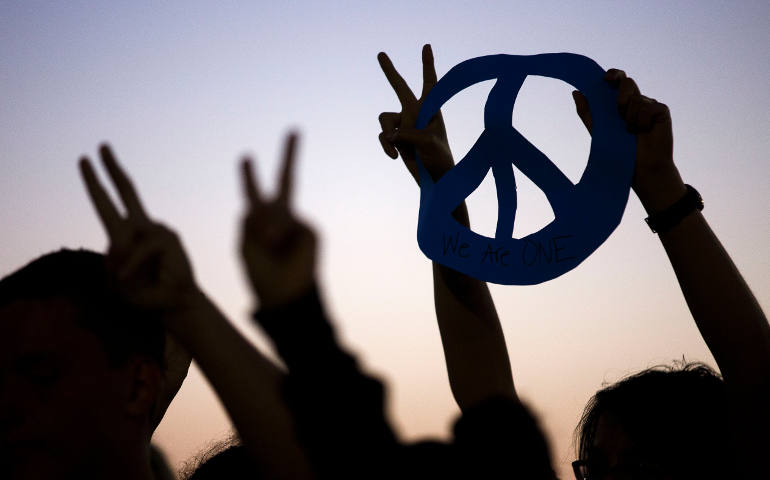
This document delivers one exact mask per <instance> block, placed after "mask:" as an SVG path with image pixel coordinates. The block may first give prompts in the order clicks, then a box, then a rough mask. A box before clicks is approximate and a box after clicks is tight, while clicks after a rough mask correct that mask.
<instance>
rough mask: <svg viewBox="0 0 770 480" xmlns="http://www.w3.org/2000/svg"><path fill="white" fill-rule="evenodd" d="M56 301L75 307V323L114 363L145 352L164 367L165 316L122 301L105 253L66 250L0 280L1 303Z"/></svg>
mask: <svg viewBox="0 0 770 480" xmlns="http://www.w3.org/2000/svg"><path fill="white" fill-rule="evenodd" d="M54 299H64V300H66V301H68V302H70V303H71V304H72V305H73V306H74V307H75V309H76V312H77V314H76V319H75V322H76V323H77V324H78V325H79V326H81V327H82V328H84V329H86V330H88V331H90V332H92V333H93V334H94V335H96V337H97V338H98V339H99V340H100V342H101V343H102V345H103V346H104V350H105V352H106V353H107V358H108V360H109V361H110V364H111V365H113V366H116V365H120V364H122V363H124V362H125V361H126V360H128V359H129V358H130V357H131V356H132V355H135V354H140V355H145V356H147V357H149V358H151V359H152V360H153V361H155V362H157V363H158V365H160V366H163V363H164V362H163V353H164V346H165V329H164V326H163V324H162V322H161V321H160V318H159V317H158V315H157V314H153V313H150V312H146V311H142V310H139V309H137V308H135V307H133V306H131V305H129V304H128V303H126V302H125V301H123V300H121V298H120V296H119V295H118V292H117V289H116V288H115V282H114V279H113V277H112V275H111V274H110V272H109V271H108V269H107V268H106V265H105V258H104V255H101V254H99V253H96V252H92V251H88V250H67V249H62V250H59V251H58V252H53V253H49V254H46V255H43V256H42V257H40V258H38V259H36V260H33V261H32V262H30V263H29V264H27V265H26V266H24V267H23V268H21V269H19V270H17V271H15V272H13V273H11V274H10V275H8V276H6V277H4V278H2V279H0V307H1V306H5V305H8V304H10V303H12V302H15V301H19V300H31V301H47V300H54Z"/></svg>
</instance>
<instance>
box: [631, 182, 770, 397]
mask: <svg viewBox="0 0 770 480" xmlns="http://www.w3.org/2000/svg"><path fill="white" fill-rule="evenodd" d="M668 177H669V180H668V181H667V182H665V183H664V185H669V187H667V188H666V189H665V190H664V189H661V190H659V191H658V192H657V194H656V195H648V196H646V197H645V199H644V200H643V203H644V204H645V207H646V208H647V209H648V212H650V213H654V212H655V211H659V210H660V209H662V208H665V206H666V205H670V204H671V203H673V201H676V199H678V198H680V197H681V196H682V195H683V192H684V191H685V187H684V184H683V183H682V181H681V178H679V175H678V173H676V174H675V175H674V174H673V173H672V174H669V175H668ZM671 177H673V178H671ZM677 180H678V182H677ZM640 198H641V197H640ZM659 236H660V241H661V242H662V244H663V247H664V248H665V250H666V253H667V255H668V258H669V260H670V261H671V265H672V267H673V268H674V272H675V274H676V277H677V280H678V281H679V285H680V287H681V289H682V293H683V294H684V298H685V300H686V301H687V306H688V307H689V309H690V312H691V313H692V316H693V319H694V320H695V323H696V325H697V327H698V330H699V331H700V333H701V335H702V336H703V339H704V340H705V342H706V344H707V345H708V347H709V349H710V350H711V352H712V354H713V355H714V358H715V359H716V361H717V364H718V365H719V368H720V370H721V371H722V374H723V376H724V378H725V380H726V381H727V383H728V385H730V386H731V387H733V388H743V387H745V388H752V387H753V386H755V385H757V384H762V383H767V382H768V379H769V378H770V326H769V325H768V323H767V319H766V317H765V315H764V313H763V312H762V309H761V308H760V307H759V304H758V303H757V300H756V299H755V298H754V295H753V294H752V293H751V290H750V289H749V287H748V285H747V284H746V282H745V281H744V280H743V277H742V276H741V274H740V272H739V271H738V269H737V268H736V267H735V265H734V264H733V262H732V260H731V259H730V256H729V255H728V254H727V252H726V251H725V250H724V248H723V247H722V245H721V244H720V242H719V240H718V239H717V237H716V235H714V233H713V232H712V231H711V228H709V225H708V223H707V222H706V220H705V218H704V217H703V215H702V214H701V213H700V212H698V211H693V212H692V213H690V214H689V215H687V217H685V218H684V219H683V220H682V221H681V222H680V223H679V224H678V225H676V226H675V227H673V228H672V229H671V230H669V231H667V232H664V233H661V234H660V235H659Z"/></svg>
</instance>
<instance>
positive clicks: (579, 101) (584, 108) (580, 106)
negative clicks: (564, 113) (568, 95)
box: [572, 90, 593, 134]
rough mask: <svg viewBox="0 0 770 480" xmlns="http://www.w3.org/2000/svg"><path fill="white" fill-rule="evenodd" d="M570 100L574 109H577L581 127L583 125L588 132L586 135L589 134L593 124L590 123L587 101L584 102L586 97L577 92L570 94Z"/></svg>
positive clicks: (589, 110)
mask: <svg viewBox="0 0 770 480" xmlns="http://www.w3.org/2000/svg"><path fill="white" fill-rule="evenodd" d="M572 99H573V100H575V108H576V109H577V114H578V117H580V120H582V121H583V125H585V127H586V130H588V133H589V134H590V133H591V129H592V127H593V124H592V123H591V109H590V108H588V100H586V97H585V96H584V95H583V94H582V93H580V92H578V91H577V90H574V91H573V92H572Z"/></svg>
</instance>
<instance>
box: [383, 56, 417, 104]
mask: <svg viewBox="0 0 770 480" xmlns="http://www.w3.org/2000/svg"><path fill="white" fill-rule="evenodd" d="M377 60H378V61H379V62H380V67H381V68H382V71H383V73H385V77H386V78H387V79H388V82H390V86H391V87H393V90H395V92H396V96H397V97H398V101H399V102H401V106H402V107H403V106H406V105H407V104H409V103H414V102H416V101H417V98H415V96H414V93H412V90H411V89H410V88H409V85H407V84H406V81H405V80H404V78H403V77H402V76H401V75H400V74H399V73H398V72H397V71H396V67H394V66H393V62H391V61H390V58H388V56H387V55H386V54H385V52H380V53H379V54H377Z"/></svg>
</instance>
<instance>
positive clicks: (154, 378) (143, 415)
mask: <svg viewBox="0 0 770 480" xmlns="http://www.w3.org/2000/svg"><path fill="white" fill-rule="evenodd" d="M124 368H125V373H126V375H127V376H128V381H129V382H130V385H129V389H128V390H127V398H126V399H125V400H126V402H125V405H126V410H125V411H126V414H128V415H129V416H131V417H135V418H137V419H139V420H141V421H147V422H152V420H153V414H154V413H155V409H156V405H157V403H158V397H159V395H160V392H161V389H162V388H163V373H162V372H161V368H160V365H158V364H157V363H156V362H153V361H152V360H150V359H149V358H147V357H142V356H135V357H133V358H131V359H130V360H129V361H128V362H127V364H126V366H125V367H124Z"/></svg>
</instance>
